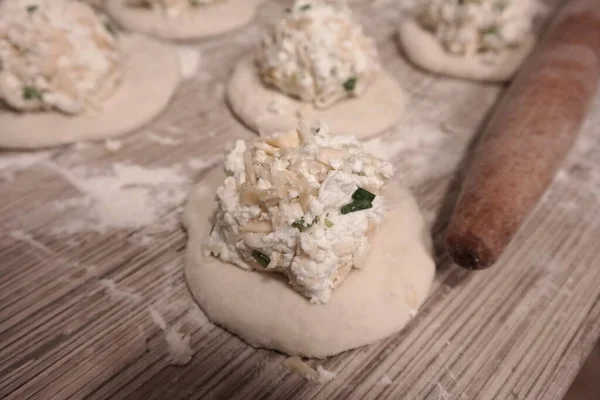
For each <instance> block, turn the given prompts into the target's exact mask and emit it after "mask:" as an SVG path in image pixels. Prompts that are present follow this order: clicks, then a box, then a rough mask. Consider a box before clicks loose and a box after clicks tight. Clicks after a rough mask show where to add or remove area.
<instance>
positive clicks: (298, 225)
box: [292, 216, 319, 232]
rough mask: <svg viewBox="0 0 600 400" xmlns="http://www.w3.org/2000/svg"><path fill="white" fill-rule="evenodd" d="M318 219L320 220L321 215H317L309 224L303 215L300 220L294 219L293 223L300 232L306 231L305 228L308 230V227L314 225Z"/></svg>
mask: <svg viewBox="0 0 600 400" xmlns="http://www.w3.org/2000/svg"><path fill="white" fill-rule="evenodd" d="M318 220H319V217H318V216H316V217H315V219H314V220H313V222H311V223H310V224H307V223H306V221H305V220H304V217H302V218H300V219H299V220H296V221H294V223H293V224H292V227H294V228H296V229H298V230H299V231H300V232H304V231H305V230H307V229H308V228H310V227H311V226H313V225H314V223H315V222H317V221H318Z"/></svg>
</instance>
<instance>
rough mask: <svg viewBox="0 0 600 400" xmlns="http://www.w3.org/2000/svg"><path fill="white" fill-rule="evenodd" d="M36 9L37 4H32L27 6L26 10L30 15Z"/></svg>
mask: <svg viewBox="0 0 600 400" xmlns="http://www.w3.org/2000/svg"><path fill="white" fill-rule="evenodd" d="M37 9H38V5H37V4H32V5H30V6H27V8H26V10H27V12H28V13H29V14H31V13H32V12H34V11H35V10H37Z"/></svg>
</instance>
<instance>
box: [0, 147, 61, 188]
mask: <svg viewBox="0 0 600 400" xmlns="http://www.w3.org/2000/svg"><path fill="white" fill-rule="evenodd" d="M51 154H52V153H51V152H49V151H41V152H35V153H18V152H0V176H1V177H3V178H4V179H6V180H8V181H12V180H13V179H14V174H15V173H17V172H20V171H24V170H26V169H28V168H30V167H33V166H35V165H39V164H41V163H44V162H46V161H48V159H49V158H50V155H51Z"/></svg>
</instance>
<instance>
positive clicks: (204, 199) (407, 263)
mask: <svg viewBox="0 0 600 400" xmlns="http://www.w3.org/2000/svg"><path fill="white" fill-rule="evenodd" d="M224 177H225V175H224V172H222V171H221V170H220V169H214V170H213V171H211V172H209V173H208V175H207V176H205V181H206V183H201V184H199V185H197V186H196V187H195V188H194V189H193V190H192V192H191V194H190V197H189V199H188V201H187V204H186V207H185V210H184V214H183V223H184V225H185V227H186V229H187V231H188V235H189V240H188V245H187V253H186V267H185V273H186V278H187V282H188V286H189V287H190V289H191V292H192V294H193V295H194V297H195V299H196V300H197V301H198V303H199V304H200V306H201V307H202V309H203V310H204V312H205V313H206V314H207V316H208V317H209V318H210V319H211V320H212V321H213V322H214V323H216V324H218V325H221V326H223V327H224V328H226V329H227V330H229V331H231V332H233V333H235V334H236V335H239V336H240V337H241V338H242V339H244V340H245V341H246V342H248V343H249V344H251V345H252V346H257V347H265V348H269V349H274V350H279V351H282V352H284V353H287V354H290V355H299V356H304V357H318V358H322V357H327V356H330V355H334V354H337V353H340V352H342V351H345V350H349V349H353V348H356V347H360V346H363V345H367V344H370V343H373V342H375V341H377V340H380V339H383V338H385V337H387V336H390V335H392V334H394V333H395V332H398V331H399V330H401V329H402V328H403V327H404V326H405V325H406V323H407V322H409V321H410V319H411V317H412V316H414V314H415V313H416V311H417V309H418V308H419V306H420V305H421V304H422V303H423V301H424V300H425V298H426V297H427V294H428V292H429V289H430V287H431V283H432V281H433V277H434V273H435V265H434V262H433V260H432V258H431V255H430V254H431V245H430V239H429V235H428V231H427V229H426V226H425V223H424V221H423V218H422V216H421V214H420V212H419V208H418V206H417V204H416V202H415V200H414V198H413V197H412V196H411V195H410V194H409V193H408V192H406V191H405V190H403V189H400V188H399V187H393V188H391V189H390V190H389V191H388V192H387V193H386V195H387V196H388V201H389V205H390V211H389V212H388V214H387V215H386V217H385V220H384V223H383V224H382V225H381V226H380V228H379V231H378V233H377V234H376V236H375V238H374V240H373V242H372V249H371V252H370V255H369V259H368V261H367V265H366V266H365V268H363V269H360V270H358V269H355V270H353V271H352V272H351V273H350V274H349V275H348V277H347V278H346V280H345V281H344V283H343V284H342V285H341V286H340V287H339V288H337V289H335V290H334V291H333V293H332V295H331V299H330V300H329V302H328V303H327V304H325V305H314V304H310V303H309V301H308V300H307V299H306V298H304V297H302V296H301V295H300V294H298V293H296V292H295V291H294V290H293V289H292V288H291V286H290V285H289V284H288V283H287V280H286V278H285V277H284V276H283V275H281V274H276V273H273V274H266V273H260V272H252V271H244V270H242V269H240V268H239V267H236V266H234V265H232V264H226V263H223V262H221V261H219V260H216V259H213V258H209V257H205V256H204V254H203V252H204V244H205V241H206V239H207V237H208V234H209V232H210V229H211V225H212V222H211V221H212V215H213V212H214V210H215V208H216V204H215V202H214V193H215V190H216V188H217V187H218V186H219V185H220V184H222V182H223V179H224Z"/></svg>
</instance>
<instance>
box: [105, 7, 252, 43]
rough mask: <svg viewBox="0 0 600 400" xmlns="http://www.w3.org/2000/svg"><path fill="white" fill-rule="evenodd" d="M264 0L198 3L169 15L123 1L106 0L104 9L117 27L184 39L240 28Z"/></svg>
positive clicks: (204, 36)
mask: <svg viewBox="0 0 600 400" xmlns="http://www.w3.org/2000/svg"><path fill="white" fill-rule="evenodd" d="M263 1H264V0H227V1H224V2H222V3H216V4H211V5H207V6H200V7H198V8H197V9H195V10H192V11H191V12H190V13H185V14H181V15H180V16H177V17H174V18H169V17H167V16H165V15H162V14H160V13H157V12H154V11H152V10H149V9H139V8H134V7H129V6H127V5H126V3H127V0H106V3H105V8H106V12H107V13H108V14H109V15H110V16H111V17H112V18H114V19H115V21H117V22H118V23H119V24H120V25H121V26H123V27H125V28H127V29H129V30H131V31H134V32H140V33H144V34H147V35H152V36H157V37H160V38H163V39H173V40H185V39H199V38H206V37H210V36H216V35H219V34H222V33H225V32H229V31H232V30H235V29H237V28H241V27H243V26H244V25H246V24H248V23H249V22H250V21H252V19H253V18H254V15H255V14H256V10H257V9H258V6H260V4H261V3H262V2H263Z"/></svg>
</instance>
